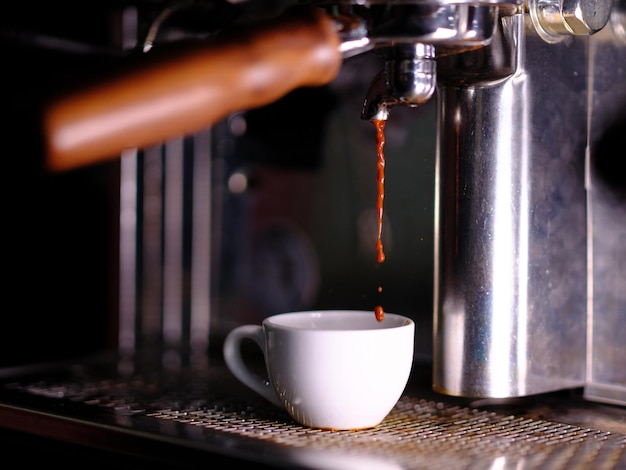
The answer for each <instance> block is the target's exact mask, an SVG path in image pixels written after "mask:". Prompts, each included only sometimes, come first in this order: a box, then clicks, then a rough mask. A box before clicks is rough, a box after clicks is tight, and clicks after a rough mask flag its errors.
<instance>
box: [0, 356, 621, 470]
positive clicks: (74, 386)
mask: <svg viewBox="0 0 626 470" xmlns="http://www.w3.org/2000/svg"><path fill="white" fill-rule="evenodd" d="M31 379H32V378H31ZM31 379H29V380H9V381H8V382H7V383H5V384H4V386H3V388H0V392H1V391H2V390H4V391H5V393H6V394H7V397H11V400H17V399H18V398H19V397H20V396H22V397H23V396H29V397H33V398H32V399H35V397H36V399H37V403H38V405H37V406H44V405H45V407H47V408H45V409H53V410H57V411H58V410H60V412H61V414H63V416H66V417H69V418H75V419H79V420H94V421H96V422H99V423H109V424H111V425H112V426H113V427H114V428H120V429H131V430H135V431H139V432H141V433H144V432H148V433H157V434H159V433H160V437H166V436H167V437H169V438H172V437H173V438H175V439H179V440H180V439H182V440H183V441H185V442H189V443H190V445H192V446H195V447H202V446H203V445H206V444H207V443H209V442H211V440H213V442H215V441H218V442H219V445H222V446H223V445H230V446H232V447H233V448H245V449H248V450H249V449H253V450H254V452H258V453H259V454H261V455H263V456H267V455H272V456H276V459H275V460H276V461H278V463H279V464H281V463H283V464H284V466H286V467H288V468H292V467H293V466H301V467H304V468H314V469H322V468H323V469H333V470H343V469H346V470H348V469H349V470H353V469H355V468H367V469H374V470H378V469H381V470H392V469H395V470H398V469H407V470H412V469H425V468H427V469H439V468H441V469H446V470H447V469H450V468H454V469H455V470H457V469H459V470H462V469H468V470H472V469H481V470H484V469H493V470H495V469H508V468H514V469H516V470H530V469H541V470H544V469H550V470H561V469H563V470H565V469H567V470H571V469H594V470H617V469H620V470H621V469H625V470H626V410H622V409H621V408H608V410H607V409H605V410H604V411H603V413H604V414H602V415H598V414H597V413H596V415H595V416H593V418H594V419H593V420H585V419H582V416H580V417H576V418H581V419H571V418H573V417H574V416H573V415H574V414H576V410H577V407H578V406H579V405H578V404H576V403H568V402H567V401H564V400H562V399H561V397H560V396H559V397H557V399H556V400H554V399H553V400H548V399H539V401H538V403H537V404H538V406H535V407H534V408H533V407H530V406H529V403H532V402H527V401H523V402H522V406H521V408H519V409H516V408H515V407H511V406H509V405H507V406H505V407H498V406H490V405H489V404H486V403H485V401H482V402H481V401H474V402H468V401H464V400H454V399H452V398H451V397H444V396H439V395H435V394H433V393H432V391H431V393H428V392H427V391H426V390H424V391H423V393H422V387H421V386H420V387H413V388H409V389H407V394H406V395H405V396H404V397H402V398H401V399H400V400H399V402H398V403H397V405H396V407H395V408H394V409H393V411H392V412H391V413H390V414H389V415H388V416H387V418H386V419H385V420H384V421H383V422H382V423H381V424H380V425H379V426H378V427H376V428H373V429H368V430H359V431H330V430H319V429H311V428H307V427H303V426H300V425H298V424H297V423H295V422H294V421H293V420H292V419H291V418H290V416H289V415H288V414H287V413H286V412H285V411H284V410H282V409H279V408H277V407H275V406H273V405H271V404H269V403H268V402H266V401H265V400H264V399H263V398H261V397H260V396H259V395H256V394H255V393H254V392H252V391H250V390H249V389H247V388H246V387H245V386H243V385H242V384H241V383H239V382H237V381H236V380H235V379H234V378H233V377H232V376H231V375H230V374H229V373H227V372H225V370H224V369H223V368H216V369H214V368H201V369H191V370H186V371H177V372H176V373H169V372H168V373H155V374H142V375H136V374H135V375H132V376H126V377H119V376H118V377H113V378H102V376H101V375H99V374H96V375H92V374H91V373H89V372H88V371H86V370H85V369H83V368H79V369H76V370H73V371H72V373H71V374H70V375H69V376H66V377H64V378H63V379H59V378H58V377H57V379H53V378H44V379H38V380H31ZM424 397H425V398H424ZM433 397H435V398H433ZM439 398H441V400H440V399H439ZM49 403H53V406H50V405H49ZM459 403H461V405H459ZM492 405H493V404H492ZM559 406H561V407H562V408H563V410H565V413H562V412H560V411H559V410H558V407H559ZM40 409H41V410H45V409H44V408H40ZM57 411H53V413H56V412H57ZM581 415H582V414H581ZM564 418H568V419H569V421H568V419H564ZM598 418H600V419H598ZM609 419H611V420H612V426H608V425H600V424H601V423H602V422H604V423H605V424H606V423H607V422H608V420H609ZM572 423H574V424H572ZM598 423H600V424H598ZM220 436H221V437H220ZM241 443H243V444H245V445H240V444H241ZM235 450H236V449H235ZM279 466H280V465H279Z"/></svg>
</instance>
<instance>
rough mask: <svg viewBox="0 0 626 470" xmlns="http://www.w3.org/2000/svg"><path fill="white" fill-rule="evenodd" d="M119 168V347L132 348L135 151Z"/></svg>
mask: <svg viewBox="0 0 626 470" xmlns="http://www.w3.org/2000/svg"><path fill="white" fill-rule="evenodd" d="M120 164H121V168H120V235H119V236H120V248H119V249H120V252H119V270H120V272H119V320H118V348H119V350H120V352H122V353H129V352H132V351H134V349H135V346H136V344H135V341H136V338H135V320H136V308H137V285H136V279H137V150H127V151H125V152H124V153H123V154H122V158H121V163H120Z"/></svg>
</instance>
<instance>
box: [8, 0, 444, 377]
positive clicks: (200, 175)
mask: <svg viewBox="0 0 626 470" xmlns="http://www.w3.org/2000/svg"><path fill="white" fill-rule="evenodd" d="M181 3H182V2H181ZM274 3H275V4H274V7H275V8H278V7H279V6H280V3H281V2H274ZM224 4H225V2H208V1H205V2H188V5H186V8H182V9H181V10H180V11H174V12H170V14H169V15H168V16H167V18H165V19H161V20H159V21H160V23H159V26H160V29H159V35H158V36H157V40H156V41H155V48H158V47H159V45H160V44H162V43H166V42H167V41H168V40H169V38H179V37H181V35H182V36H184V35H189V36H193V37H198V36H201V35H210V34H212V33H213V32H214V31H216V30H218V29H219V25H220V24H224V23H228V22H229V21H231V20H232V17H233V15H234V12H233V11H231V10H229V9H228V8H224ZM167 5H168V4H167V3H166V2H162V1H157V0H154V1H138V2H137V1H135V2H121V1H120V2H97V3H95V4H94V3H90V4H89V5H85V4H84V3H83V2H75V1H68V0H64V1H61V2H54V4H48V5H46V6H43V7H42V6H38V7H37V8H32V7H31V6H30V5H27V4H20V5H10V6H8V7H6V8H5V12H4V13H3V15H1V16H0V31H1V34H0V48H1V50H2V57H3V61H4V67H3V69H4V70H5V73H4V78H5V86H4V87H3V91H2V94H3V97H2V102H3V103H4V109H5V110H8V113H7V114H6V115H5V124H4V126H3V127H2V136H3V142H4V144H5V145H4V150H5V158H4V161H5V164H7V165H8V166H7V167H5V172H4V174H5V178H6V179H7V184H5V185H4V188H5V191H6V193H5V197H4V198H3V204H4V206H5V211H4V213H5V214H7V215H8V217H7V218H6V219H5V220H6V223H5V231H6V232H8V243H7V244H6V251H7V255H8V256H7V257H5V259H8V264H5V265H4V266H6V267H7V270H6V274H7V276H6V277H5V278H6V279H8V280H9V281H8V286H7V288H6V289H5V290H4V291H5V292H6V293H7V294H8V297H7V298H6V303H5V305H6V306H7V307H5V309H3V313H2V317H3V318H2V323H1V324H0V331H1V333H0V348H1V349H0V366H11V365H17V364H23V363H32V362H40V361H49V360H58V359H66V358H72V357H79V356H83V355H85V354H90V353H95V352H98V351H101V350H102V349H107V348H116V347H117V346H118V345H119V343H120V341H121V342H122V343H123V342H124V341H129V342H130V343H132V345H131V346H136V345H137V342H138V341H139V339H138V337H137V335H135V334H134V333H135V332H136V331H139V330H141V331H142V332H146V331H148V335H147V337H151V333H150V332H153V333H154V334H152V339H150V338H148V339H147V341H151V340H155V341H158V340H159V339H163V337H173V338H174V339H183V340H187V339H189V338H190V337H191V336H193V335H194V334H195V335H196V337H198V335H199V336H200V337H203V336H209V337H212V336H215V337H216V338H217V341H214V342H211V344H213V345H216V346H219V339H220V338H221V337H222V336H223V334H224V332H225V331H227V330H229V329H230V328H231V327H232V326H234V325H236V324H239V323H243V322H250V321H253V322H256V321H260V319H262V318H263V317H264V316H267V315H269V314H272V313H278V312H283V311H290V310H297V309H305V308H307V309H308V308H355V309H366V310H372V311H373V309H374V307H375V306H376V305H382V306H383V307H384V309H385V310H386V311H387V312H396V313H402V314H405V315H409V316H411V317H413V318H415V320H416V321H417V326H418V328H417V336H418V339H417V341H418V343H417V354H419V355H425V356H429V355H430V354H431V352H430V351H431V348H432V339H431V336H432V334H431V333H432V272H433V197H434V160H435V101H436V100H434V99H433V100H431V101H430V102H429V103H428V104H426V105H425V106H422V107H420V108H417V109H409V108H405V107H397V109H396V108H394V110H393V113H392V117H391V118H390V119H389V121H388V123H387V127H386V131H385V134H386V145H385V156H386V162H387V165H386V178H385V202H384V204H385V205H384V222H383V242H384V245H385V252H386V255H387V259H386V261H385V262H384V263H383V264H378V263H377V262H376V255H375V240H376V230H377V228H376V197H377V193H376V192H377V184H376V159H377V154H376V141H375V128H374V126H373V125H372V123H371V122H369V121H362V120H361V119H360V111H361V107H362V104H363V98H364V96H365V94H366V90H367V88H368V87H369V84H370V82H371V80H372V79H373V78H374V75H375V74H376V72H377V71H378V70H379V67H380V62H379V60H378V58H377V57H376V56H375V55H372V54H364V55H361V56H358V57H354V58H351V59H348V60H347V61H346V62H345V64H344V66H343V68H342V70H341V72H340V74H339V76H338V77H337V78H336V80H335V81H334V82H333V83H331V84H330V85H328V86H324V87H320V88H304V89H299V90H296V91H294V92H292V93H290V94H289V95H287V96H286V97H284V98H283V99H281V100H280V101H278V102H276V103H274V104H272V105H269V106H266V107H263V108H259V109H254V110H250V111H248V112H242V113H237V114H234V115H232V116H229V117H228V118H227V119H225V120H224V121H223V122H221V123H219V124H217V125H216V126H214V127H213V128H211V129H206V130H205V131H203V132H200V133H198V135H194V136H181V138H180V139H174V141H172V142H164V143H163V145H162V146H157V147H155V148H151V149H138V150H137V151H136V152H135V153H132V152H131V155H128V156H125V157H124V158H121V159H116V160H112V161H108V162H104V163H98V164H94V165H91V166H89V167H85V168H79V169H75V170H70V171H66V172H63V173H51V172H49V171H47V170H46V169H45V167H44V165H43V149H42V141H41V133H40V126H41V121H40V119H41V109H42V106H43V105H44V103H45V102H46V100H48V99H50V98H51V97H53V96H55V95H56V94H59V93H62V92H63V91H65V90H72V89H73V87H75V86H77V85H79V84H82V83H84V82H86V81H89V80H91V79H93V78H94V77H103V76H106V74H111V75H113V74H114V73H115V71H116V70H118V68H119V67H121V66H123V65H124V63H125V62H126V61H129V60H132V57H133V54H137V50H138V48H139V47H140V46H141V43H142V41H143V40H144V39H145V38H146V35H147V34H148V31H149V28H150V26H153V25H154V24H155V21H157V18H158V17H159V15H162V14H163V12H164V10H165V9H166V7H167ZM220 5H221V7H220ZM267 11H271V6H270V7H268V10H267ZM252 16H254V12H252ZM125 162H126V163H125ZM129 165H130V166H129ZM128 168H131V170H129V169H128ZM168 168H169V169H168ZM122 188H126V192H124V191H122ZM128 188H130V194H131V199H132V201H131V202H130V206H129V205H128V204H129V203H128V201H127V200H126V199H124V197H120V195H121V194H128V191H129V189H128ZM129 210H130V212H129ZM129 213H130V218H131V219H132V220H133V221H134V222H133V223H132V224H130V227H131V229H129V228H128V227H129V225H128V217H129ZM125 217H126V218H125ZM120 220H125V221H126V223H120ZM5 240H7V238H5ZM174 247H178V248H174ZM172 253H174V254H172ZM172 256H174V258H172ZM173 259H174V261H172V260H173ZM198 266H200V268H199V267H198ZM199 273H201V274H199ZM202 273H203V274H202ZM379 287H381V288H382V292H379V289H378V288H379ZM198 291H200V292H202V291H203V292H204V294H205V295H202V294H197V292H198ZM194 292H195V294H194ZM172 322H175V323H177V324H178V326H176V327H174V330H175V331H174V332H173V333H167V325H168V324H169V325H171V324H172ZM181 325H182V326H181ZM198 325H199V326H198ZM194 332H195V333H194ZM168 335H169V336H168ZM144 339H145V338H144ZM208 343H209V342H207V344H208Z"/></svg>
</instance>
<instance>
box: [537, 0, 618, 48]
mask: <svg viewBox="0 0 626 470" xmlns="http://www.w3.org/2000/svg"><path fill="white" fill-rule="evenodd" d="M612 3H613V1H612V0H600V1H588V0H530V1H529V9H530V14H531V18H532V19H533V23H534V25H535V27H536V28H537V31H538V32H539V34H541V35H542V37H543V38H544V39H545V40H547V41H548V42H557V41H559V40H560V39H561V37H562V36H565V35H572V34H573V35H590V34H595V33H597V32H598V31H600V30H601V29H602V28H604V26H605V25H606V23H607V22H608V21H609V17H610V15H611V5H612Z"/></svg>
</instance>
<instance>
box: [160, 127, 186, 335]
mask: <svg viewBox="0 0 626 470" xmlns="http://www.w3.org/2000/svg"><path fill="white" fill-rule="evenodd" d="M164 164H165V173H164V175H165V185H164V194H163V196H164V197H163V211H164V213H163V224H164V227H163V237H164V240H163V242H164V245H163V337H164V340H165V341H166V343H167V344H170V345H176V344H178V343H180V341H181V340H182V337H183V313H182V309H183V188H184V181H183V177H184V174H183V139H182V138H177V139H172V140H170V141H168V142H166V143H165V158H164Z"/></svg>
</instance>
